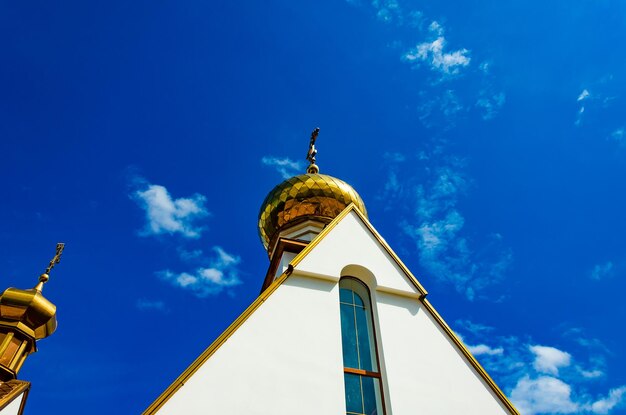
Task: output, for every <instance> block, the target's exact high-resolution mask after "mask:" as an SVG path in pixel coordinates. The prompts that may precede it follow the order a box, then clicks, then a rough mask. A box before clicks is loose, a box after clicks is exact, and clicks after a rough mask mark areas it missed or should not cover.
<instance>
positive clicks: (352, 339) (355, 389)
mask: <svg viewBox="0 0 626 415" xmlns="http://www.w3.org/2000/svg"><path fill="white" fill-rule="evenodd" d="M339 301H340V307H341V340H342V346H343V366H344V368H343V372H344V374H343V376H344V382H345V387H346V414H347V415H383V414H384V410H383V396H382V391H381V384H380V381H381V379H380V369H379V367H378V355H377V352H376V337H375V335H374V325H373V324H372V304H371V301H370V296H369V291H368V289H367V287H366V286H365V285H364V284H363V283H362V282H360V281H359V280H357V279H355V278H350V277H346V278H342V279H341V280H340V281H339Z"/></svg>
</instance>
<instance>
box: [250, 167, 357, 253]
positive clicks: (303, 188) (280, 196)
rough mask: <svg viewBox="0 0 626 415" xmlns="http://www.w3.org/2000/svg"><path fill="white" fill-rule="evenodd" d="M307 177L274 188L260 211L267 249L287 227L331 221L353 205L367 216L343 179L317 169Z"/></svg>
mask: <svg viewBox="0 0 626 415" xmlns="http://www.w3.org/2000/svg"><path fill="white" fill-rule="evenodd" d="M313 167H315V168H314V169H312V168H311V167H309V170H308V171H309V172H308V173H307V174H301V175H299V176H294V177H291V178H289V179H287V180H285V181H284V182H282V183H280V184H279V185H278V186H276V187H274V189H272V191H271V192H269V194H268V195H267V197H266V198H265V200H264V201H263V204H262V205H261V210H260V212H259V236H260V237H261V241H262V242H263V246H264V247H265V249H268V247H269V246H271V244H273V243H274V241H275V238H277V237H278V234H279V232H280V230H281V229H283V228H284V227H285V226H286V225H293V224H297V223H299V222H304V221H306V220H308V219H316V220H320V221H322V222H326V223H328V222H330V221H331V220H332V219H334V218H335V217H336V216H337V215H339V214H340V213H341V212H342V211H343V210H344V209H345V208H346V207H348V205H349V204H350V203H354V204H355V205H356V207H357V208H358V209H359V210H360V211H361V212H362V213H363V214H364V215H365V216H366V217H367V210H366V209H365V204H364V203H363V200H362V199H361V196H359V194H358V193H357V192H356V191H355V190H354V189H353V188H352V186H350V185H349V184H348V183H346V182H344V181H343V180H339V179H337V178H335V177H332V176H328V175H325V174H319V173H318V172H317V171H318V169H317V166H313Z"/></svg>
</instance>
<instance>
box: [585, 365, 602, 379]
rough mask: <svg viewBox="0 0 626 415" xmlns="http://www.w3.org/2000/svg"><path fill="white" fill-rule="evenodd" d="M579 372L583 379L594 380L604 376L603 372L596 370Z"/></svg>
mask: <svg viewBox="0 0 626 415" xmlns="http://www.w3.org/2000/svg"><path fill="white" fill-rule="evenodd" d="M579 372H580V374H581V375H583V377H584V378H587V379H595V378H599V377H602V376H604V372H603V371H601V370H598V369H595V370H584V369H580V368H579Z"/></svg>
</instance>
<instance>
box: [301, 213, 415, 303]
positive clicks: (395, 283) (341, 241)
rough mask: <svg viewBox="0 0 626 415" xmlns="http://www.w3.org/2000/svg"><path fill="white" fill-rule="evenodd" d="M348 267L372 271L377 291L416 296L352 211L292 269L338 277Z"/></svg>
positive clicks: (410, 285)
mask: <svg viewBox="0 0 626 415" xmlns="http://www.w3.org/2000/svg"><path fill="white" fill-rule="evenodd" d="M349 264H358V265H360V266H362V267H364V268H367V269H368V270H369V271H371V272H372V273H373V274H374V275H375V276H376V284H377V287H376V289H378V290H388V291H392V292H399V293H402V294H404V295H411V296H417V295H418V292H417V289H416V288H415V286H414V285H413V284H412V283H411V282H410V281H409V279H408V277H407V276H406V275H405V273H404V272H403V271H402V270H401V269H400V267H399V266H398V265H397V264H396V262H395V261H394V260H393V259H392V258H391V256H390V255H389V254H388V253H387V252H386V251H385V249H384V248H383V247H382V246H381V245H380V244H379V243H378V241H377V240H376V238H375V237H374V236H373V235H372V233H371V232H370V231H369V229H367V227H366V226H365V225H364V224H363V222H362V221H361V219H360V218H359V217H358V215H357V214H356V213H354V212H350V213H349V214H348V215H347V216H345V217H344V218H343V220H342V221H341V222H339V223H338V224H337V225H336V226H335V227H334V229H332V231H331V232H330V233H328V234H327V235H326V237H325V238H324V239H322V240H321V242H320V243H319V244H318V245H317V246H316V247H315V249H313V250H312V251H311V252H309V254H308V255H307V256H306V258H304V259H303V260H302V261H301V262H300V263H299V264H298V265H297V266H296V267H295V269H296V270H297V271H299V272H303V273H307V274H311V275H315V274H317V275H326V276H335V277H337V278H339V276H340V275H341V271H342V269H343V268H344V267H345V266H346V265H349Z"/></svg>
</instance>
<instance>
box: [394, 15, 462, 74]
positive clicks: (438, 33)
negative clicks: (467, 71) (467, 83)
mask: <svg viewBox="0 0 626 415" xmlns="http://www.w3.org/2000/svg"><path fill="white" fill-rule="evenodd" d="M429 31H430V32H431V34H433V35H434V36H435V38H434V39H432V40H430V41H426V42H422V43H419V44H418V45H417V46H416V47H415V48H413V49H410V50H409V51H407V52H405V53H404V55H403V56H402V59H404V60H405V61H407V62H414V63H417V64H419V63H420V62H422V63H426V64H428V65H429V66H430V68H431V69H432V70H435V71H439V72H441V73H442V74H445V75H455V74H458V73H459V72H460V70H461V68H464V67H466V66H468V65H469V64H470V61H471V58H470V56H469V55H470V51H469V50H467V49H464V48H463V49H457V50H453V51H449V50H445V49H446V43H447V42H446V38H445V36H444V30H443V27H442V26H441V25H440V24H439V23H438V22H436V21H433V22H432V23H431V24H430V26H429Z"/></svg>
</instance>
